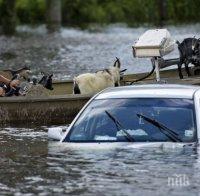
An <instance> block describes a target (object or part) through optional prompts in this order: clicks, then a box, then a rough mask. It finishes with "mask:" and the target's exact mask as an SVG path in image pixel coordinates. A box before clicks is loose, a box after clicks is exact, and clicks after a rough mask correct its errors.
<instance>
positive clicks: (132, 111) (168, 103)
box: [66, 98, 196, 142]
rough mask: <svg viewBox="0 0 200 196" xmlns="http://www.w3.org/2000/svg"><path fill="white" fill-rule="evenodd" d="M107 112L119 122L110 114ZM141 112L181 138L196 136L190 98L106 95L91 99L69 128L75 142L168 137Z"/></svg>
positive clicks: (70, 139)
mask: <svg viewBox="0 0 200 196" xmlns="http://www.w3.org/2000/svg"><path fill="white" fill-rule="evenodd" d="M106 111H107V112H109V114H110V115H111V116H112V117H113V118H114V119H115V120H117V121H118V122H119V124H120V125H121V126H120V127H119V126H117V125H116V122H114V120H113V119H112V118H111V117H109V115H108V114H107V113H106ZM138 114H139V115H144V116H146V117H148V118H150V119H152V120H156V121H158V122H160V123H162V125H165V126H166V127H168V128H169V129H170V130H173V131H175V132H176V133H177V134H178V137H179V138H180V139H181V140H182V141H183V142H191V141H194V140H196V127H195V115H194V106H193V101H192V100H189V99H163V98H162V99H161V98H160V99H158V98H157V99H153V98H152V99H147V98H140V99H139V98H138V99H134V98H131V99H108V100H94V101H93V102H92V103H91V104H90V105H89V106H88V107H87V108H86V109H85V111H84V112H83V113H82V114H81V116H80V117H79V119H78V120H77V121H76V122H75V124H74V125H73V127H72V129H71V130H70V132H69V135H68V137H67V138H66V140H67V139H68V141H74V142H98V141H102V142H103V141H112V142H114V141H115V142H126V141H130V138H128V137H132V138H133V139H134V141H136V142H147V141H152V142H153V141H154V142H158V141H170V138H169V137H168V136H166V135H165V134H163V132H162V130H160V128H158V127H156V126H155V125H153V124H151V123H149V122H147V121H145V120H144V118H142V117H141V116H140V117H139V115H138Z"/></svg>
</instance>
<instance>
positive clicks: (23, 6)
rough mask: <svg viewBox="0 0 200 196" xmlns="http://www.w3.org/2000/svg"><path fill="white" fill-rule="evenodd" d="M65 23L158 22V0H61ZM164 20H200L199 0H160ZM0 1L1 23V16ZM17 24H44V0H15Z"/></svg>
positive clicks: (0, 0)
mask: <svg viewBox="0 0 200 196" xmlns="http://www.w3.org/2000/svg"><path fill="white" fill-rule="evenodd" d="M61 1H62V22H63V24H65V25H79V26H81V25H83V24H89V23H99V24H105V23H116V22H124V23H127V24H129V25H131V26H134V25H139V24H144V23H147V24H158V23H159V21H160V15H159V6H158V2H159V0H61ZM163 1H165V2H166V5H167V6H166V13H167V15H166V16H165V22H166V23H173V24H174V23H186V22H200V12H199V8H200V0H163ZM2 2H3V0H0V24H1V18H2V10H3V7H2ZM16 13H17V18H18V21H19V23H28V24H35V23H36V24H37V23H45V17H46V0H16Z"/></svg>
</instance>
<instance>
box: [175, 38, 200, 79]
mask: <svg viewBox="0 0 200 196" xmlns="http://www.w3.org/2000/svg"><path fill="white" fill-rule="evenodd" d="M176 43H177V44H178V49H179V54H180V62H179V63H178V72H179V77H180V79H182V78H183V74H182V70H181V67H182V64H184V65H185V71H186V73H187V75H188V76H191V73H190V70H189V67H188V65H189V64H190V63H191V64H193V65H194V66H195V67H199V66H200V54H199V52H200V47H199V44H200V40H199V39H196V38H186V39H184V40H183V41H182V42H181V43H180V42H179V41H177V42H176Z"/></svg>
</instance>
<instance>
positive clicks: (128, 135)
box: [105, 110, 135, 142]
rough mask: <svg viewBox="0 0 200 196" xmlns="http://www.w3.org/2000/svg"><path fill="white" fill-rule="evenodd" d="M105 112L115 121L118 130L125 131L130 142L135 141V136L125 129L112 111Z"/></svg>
mask: <svg viewBox="0 0 200 196" xmlns="http://www.w3.org/2000/svg"><path fill="white" fill-rule="evenodd" d="M105 113H106V114H107V115H108V117H109V118H110V119H111V120H112V121H113V122H114V123H115V125H116V127H117V129H118V131H123V133H125V137H126V138H127V140H128V141H129V142H134V141H135V140H134V138H133V137H132V136H131V135H130V134H129V133H128V132H127V131H126V130H125V129H124V127H123V125H122V124H121V123H120V122H119V121H118V119H116V117H114V116H113V115H112V114H111V113H110V112H108V111H106V110H105Z"/></svg>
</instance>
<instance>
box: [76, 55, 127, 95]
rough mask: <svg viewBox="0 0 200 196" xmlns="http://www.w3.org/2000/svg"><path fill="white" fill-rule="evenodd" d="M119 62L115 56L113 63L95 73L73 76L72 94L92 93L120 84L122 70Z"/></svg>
mask: <svg viewBox="0 0 200 196" xmlns="http://www.w3.org/2000/svg"><path fill="white" fill-rule="evenodd" d="M120 67H121V63H120V60H119V59H118V58H117V57H116V61H115V62H114V65H113V66H112V67H110V68H108V69H104V70H99V71H97V72H95V73H85V74H81V75H79V76H77V77H75V78H74V86H73V94H94V93H97V92H99V91H101V90H103V89H105V88H107V87H114V86H120V79H122V75H123V72H125V71H126V69H125V70H122V71H120Z"/></svg>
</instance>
